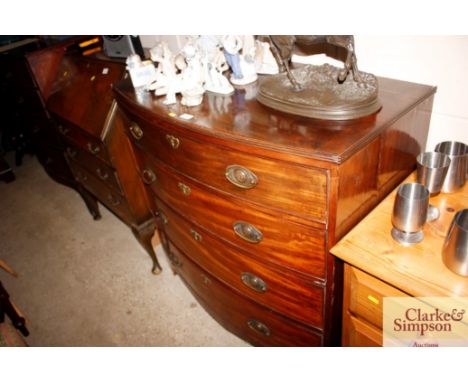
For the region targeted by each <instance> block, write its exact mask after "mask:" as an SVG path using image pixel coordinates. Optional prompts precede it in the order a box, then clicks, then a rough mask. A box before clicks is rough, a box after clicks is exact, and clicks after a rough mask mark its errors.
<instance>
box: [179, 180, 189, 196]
mask: <svg viewBox="0 0 468 382" xmlns="http://www.w3.org/2000/svg"><path fill="white" fill-rule="evenodd" d="M177 187H179V190H180V191H181V192H182V193H183V194H184V195H185V196H189V195H190V193H191V192H192V189H191V188H190V187H189V186H187V185H186V184H184V183H182V182H179V184H178V185H177Z"/></svg>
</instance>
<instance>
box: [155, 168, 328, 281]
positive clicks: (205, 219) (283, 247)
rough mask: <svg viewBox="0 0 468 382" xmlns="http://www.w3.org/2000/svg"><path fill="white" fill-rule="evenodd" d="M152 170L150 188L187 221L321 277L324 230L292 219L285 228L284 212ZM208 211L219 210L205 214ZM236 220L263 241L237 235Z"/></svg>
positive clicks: (237, 244)
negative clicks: (251, 228)
mask: <svg viewBox="0 0 468 382" xmlns="http://www.w3.org/2000/svg"><path fill="white" fill-rule="evenodd" d="M153 169H154V173H155V174H156V176H157V178H158V180H157V181H156V182H154V183H153V184H152V185H151V187H152V188H153V189H154V190H155V192H156V193H157V195H158V196H159V197H160V198H161V199H162V200H163V201H164V202H165V203H166V204H169V205H171V206H174V207H177V208H178V209H179V210H180V211H183V212H182V214H183V215H184V216H186V217H187V218H188V219H189V220H191V221H193V222H194V223H196V224H198V225H201V226H203V227H206V229H207V230H209V231H211V232H213V233H214V234H215V235H217V236H219V237H222V238H223V239H224V240H226V241H229V242H230V243H232V244H233V245H235V246H237V247H240V248H242V249H244V250H246V251H249V252H253V253H255V255H256V256H258V257H261V258H264V259H268V260H269V261H271V262H274V263H277V264H281V265H283V266H285V267H288V268H292V269H296V270H298V271H301V272H303V273H305V274H309V275H312V276H315V277H318V278H321V279H323V278H324V276H325V268H324V250H325V246H326V243H325V231H324V230H313V229H311V228H310V227H306V226H304V225H302V224H296V223H293V222H288V229H285V227H284V225H285V223H286V221H287V220H285V216H283V215H270V214H267V213H265V212H263V211H261V210H260V209H257V208H255V206H253V205H249V204H247V203H245V202H243V201H239V200H236V199H233V198H229V199H225V198H223V197H221V196H220V195H218V194H216V193H215V192H214V191H211V192H210V191H208V190H204V189H203V188H202V187H200V186H199V185H196V184H195V183H191V182H190V181H188V179H186V178H183V177H182V176H176V177H175V176H173V174H170V173H169V172H168V171H167V169H166V170H162V167H153ZM180 184H184V185H187V186H188V187H190V189H191V192H190V195H188V196H185V195H183V193H182V192H181V191H180V189H179V187H178V186H179V185H180ZM156 204H157V202H156ZM207 210H209V211H217V212H219V213H217V214H213V215H208V214H207V213H206V211H207ZM238 221H242V222H245V223H248V224H251V225H253V226H254V227H255V228H256V229H258V230H259V231H260V232H261V233H262V235H263V238H262V240H261V241H260V242H259V243H251V242H249V241H247V240H245V239H243V238H241V237H240V236H239V235H237V234H236V233H235V231H234V229H233V225H234V223H235V222H238Z"/></svg>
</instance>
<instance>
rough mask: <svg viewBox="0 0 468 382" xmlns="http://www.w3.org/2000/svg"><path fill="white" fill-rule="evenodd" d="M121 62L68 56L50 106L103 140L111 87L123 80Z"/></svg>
mask: <svg viewBox="0 0 468 382" xmlns="http://www.w3.org/2000/svg"><path fill="white" fill-rule="evenodd" d="M124 73H125V67H124V66H123V65H122V64H120V63H113V62H108V61H99V60H93V59H90V58H85V57H80V56H65V57H64V58H63V60H62V62H61V66H60V68H59V70H58V74H57V80H56V83H55V84H54V88H53V90H52V91H51V92H52V93H51V95H50V96H49V100H48V102H47V107H48V109H49V111H51V112H53V113H54V114H56V115H57V116H59V117H62V118H64V119H66V120H67V121H68V122H69V123H71V124H73V125H75V126H79V127H80V128H81V129H82V130H83V131H86V132H87V133H89V134H90V135H91V136H93V137H95V138H98V139H103V138H104V135H105V130H104V129H103V126H105V121H106V118H107V116H108V112H109V109H110V107H111V104H112V101H113V96H112V91H111V86H112V84H113V83H115V82H117V81H119V80H120V79H122V78H123V76H124Z"/></svg>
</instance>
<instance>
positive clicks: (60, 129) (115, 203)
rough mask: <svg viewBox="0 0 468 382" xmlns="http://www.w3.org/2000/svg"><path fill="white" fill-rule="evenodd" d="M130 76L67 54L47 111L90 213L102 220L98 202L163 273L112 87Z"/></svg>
mask: <svg viewBox="0 0 468 382" xmlns="http://www.w3.org/2000/svg"><path fill="white" fill-rule="evenodd" d="M124 76H125V65H124V64H123V63H121V62H115V61H110V60H106V59H97V58H96V57H84V56H81V55H79V54H65V55H63V54H62V58H61V60H60V61H59V62H58V63H57V68H56V76H55V80H54V81H53V84H52V85H50V86H49V87H48V89H49V90H48V92H49V93H50V94H49V97H48V101H47V109H48V111H49V113H50V114H51V116H52V118H53V120H54V121H55V128H56V132H57V134H58V135H59V136H60V142H61V145H62V151H61V155H62V156H63V155H65V159H66V161H67V167H68V168H69V169H70V170H71V173H72V174H73V177H74V180H75V181H76V182H77V184H78V186H77V188H78V189H79V191H80V193H81V194H82V196H83V198H84V200H85V202H86V205H87V207H88V209H89V210H90V212H91V214H92V216H93V217H94V218H95V219H99V218H100V217H101V215H100V212H99V208H98V201H99V202H100V203H102V204H103V205H104V206H106V207H107V208H108V209H109V210H110V211H112V212H113V213H114V214H115V215H116V216H117V217H118V218H120V219H121V220H122V221H123V222H124V223H125V224H127V225H128V226H129V227H130V228H131V229H132V232H133V233H134V235H135V236H136V238H137V239H138V241H139V242H140V244H141V245H142V246H143V247H144V248H145V250H146V251H147V252H148V254H149V255H150V256H151V258H152V259H153V273H159V271H160V266H159V264H158V262H157V259H156V255H155V253H154V249H153V246H152V244H151V239H152V236H153V234H154V232H155V222H154V220H153V218H152V214H151V212H150V209H149V204H148V200H147V198H146V193H145V190H144V186H143V183H142V181H141V179H140V177H139V175H138V173H137V170H136V162H135V157H134V154H133V150H132V146H131V144H130V142H129V140H128V138H127V135H126V133H125V130H124V123H123V121H122V117H121V114H120V112H119V111H118V110H117V105H116V103H115V101H114V98H113V95H112V84H113V83H115V82H117V81H118V80H120V79H122V78H124Z"/></svg>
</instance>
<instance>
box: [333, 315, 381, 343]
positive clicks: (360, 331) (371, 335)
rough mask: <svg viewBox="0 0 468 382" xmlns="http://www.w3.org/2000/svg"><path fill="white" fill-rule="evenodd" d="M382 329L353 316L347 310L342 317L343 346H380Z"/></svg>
mask: <svg viewBox="0 0 468 382" xmlns="http://www.w3.org/2000/svg"><path fill="white" fill-rule="evenodd" d="M382 344H383V339H382V329H377V328H376V327H374V326H373V325H370V324H368V323H367V322H365V321H363V320H360V319H359V318H357V317H353V316H352V315H351V314H350V313H349V312H347V313H345V315H344V317H343V339H342V345H343V346H353V347H358V346H359V347H377V346H382Z"/></svg>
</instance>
